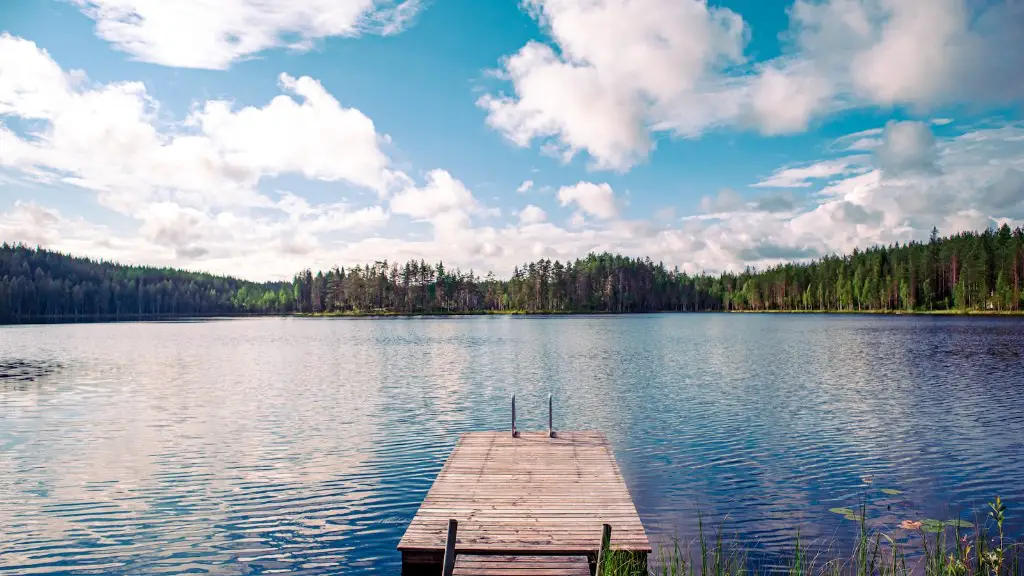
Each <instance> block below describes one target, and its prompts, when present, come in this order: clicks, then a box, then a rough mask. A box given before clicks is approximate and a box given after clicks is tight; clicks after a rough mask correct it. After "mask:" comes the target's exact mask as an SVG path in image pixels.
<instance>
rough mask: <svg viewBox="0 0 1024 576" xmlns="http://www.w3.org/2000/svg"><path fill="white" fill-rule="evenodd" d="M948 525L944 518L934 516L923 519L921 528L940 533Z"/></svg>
mask: <svg viewBox="0 0 1024 576" xmlns="http://www.w3.org/2000/svg"><path fill="white" fill-rule="evenodd" d="M945 526H946V523H945V522H943V521H942V520H935V519H934V518H925V519H924V520H921V530H924V531H925V532H932V533H935V534H938V533H939V532H942V529H943V528H944V527H945Z"/></svg>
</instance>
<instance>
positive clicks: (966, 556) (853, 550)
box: [602, 497, 1024, 576]
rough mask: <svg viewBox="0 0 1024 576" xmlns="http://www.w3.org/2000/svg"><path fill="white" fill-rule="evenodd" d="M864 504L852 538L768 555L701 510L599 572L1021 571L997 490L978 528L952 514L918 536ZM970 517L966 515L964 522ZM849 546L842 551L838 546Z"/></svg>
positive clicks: (920, 528) (625, 575)
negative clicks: (680, 532) (902, 536)
mask: <svg viewBox="0 0 1024 576" xmlns="http://www.w3.org/2000/svg"><path fill="white" fill-rule="evenodd" d="M866 512H867V510H866V506H865V505H863V504H862V505H861V508H860V510H859V514H857V520H858V530H857V534H856V537H855V539H854V541H853V542H852V543H851V545H850V546H845V547H843V546H837V544H839V543H838V542H832V543H830V544H828V545H827V546H823V545H815V546H812V545H809V544H807V543H806V542H804V541H803V539H802V538H801V537H800V534H799V532H798V533H797V536H796V540H795V542H794V545H793V548H792V551H790V552H788V553H786V554H784V555H783V557H782V558H781V559H779V560H777V561H773V562H771V563H769V562H767V561H765V560H752V558H753V557H754V556H752V555H751V554H750V553H749V551H748V550H747V549H746V548H745V547H744V546H743V545H742V544H741V543H738V542H733V541H728V540H726V539H725V538H724V536H723V534H724V530H723V528H724V521H723V522H722V524H720V525H719V526H718V528H717V529H715V530H713V531H712V533H711V534H708V532H707V530H706V528H705V523H704V519H703V517H702V516H700V515H698V522H697V525H698V533H697V537H696V538H694V540H693V541H691V542H688V543H683V542H680V540H679V539H673V540H671V541H669V542H667V543H665V544H663V545H661V546H659V547H658V549H657V551H656V553H655V554H654V555H653V558H652V559H651V561H650V562H649V563H648V562H646V561H644V559H642V558H639V557H637V556H636V555H635V554H630V553H621V552H617V551H615V550H613V551H612V552H611V553H610V554H608V555H607V557H606V560H605V564H604V566H603V567H602V574H605V575H607V576H645V575H651V576H757V575H759V574H765V575H767V574H787V575H789V576H912V575H917V574H923V575H924V576H1024V543H1011V542H1009V541H1007V539H1006V537H1005V534H1004V532H1003V524H1004V522H1005V516H1006V507H1005V505H1004V504H1003V502H1002V500H1001V499H1000V498H999V497H996V499H995V500H994V501H992V502H990V503H989V505H988V511H987V514H986V515H985V517H983V518H976V522H975V523H974V524H973V525H971V526H972V528H973V529H968V530H964V529H962V528H961V523H958V522H954V523H951V524H949V525H943V526H942V527H939V528H937V529H936V527H935V526H931V525H924V524H921V523H912V524H913V527H912V528H909V530H910V531H913V532H916V533H917V535H918V537H917V538H915V539H913V542H912V543H911V544H900V542H899V541H898V540H897V537H896V534H895V533H894V531H892V530H888V529H886V528H884V527H874V526H870V525H869V523H868V521H867V514H866ZM963 524H966V523H963ZM840 549H842V550H845V553H840V552H839V551H838V550H840Z"/></svg>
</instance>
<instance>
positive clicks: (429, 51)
mask: <svg viewBox="0 0 1024 576" xmlns="http://www.w3.org/2000/svg"><path fill="white" fill-rule="evenodd" d="M0 29H2V32H3V36H2V37H0V238H2V239H3V240H4V241H8V242H14V241H22V242H26V243H30V244H40V245H43V246H47V247H51V248H56V249H60V250H65V251H72V252H75V253H79V254H84V255H89V256H95V257H103V258H112V259H117V260H120V261H123V262H131V263H148V264H168V265H175V266H182V267H188V268H198V269H205V270H211V271H215V272H223V273H230V274H236V275H241V276H245V277H250V278H254V279H270V278H283V277H288V276H290V275H291V274H292V273H293V272H295V271H297V270H299V269H301V268H304V267H307V266H311V267H326V266H333V265H335V264H340V265H352V264H356V263H362V262H369V261H373V260H383V259H389V260H395V259H398V260H404V259H407V258H412V257H415V258H425V259H427V260H431V261H436V260H439V259H444V260H445V262H446V264H448V265H455V266H460V267H463V268H466V269H468V268H472V269H474V270H475V271H477V272H479V273H485V272H487V271H494V272H495V273H496V274H499V275H507V274H508V273H510V272H511V270H512V267H513V266H514V265H516V264H521V263H523V262H525V261H528V260H534V259H536V258H541V257H546V258H551V259H563V260H564V259H567V258H574V257H578V256H583V255H584V254H586V253H587V252H588V251H591V250H612V251H618V252H623V253H626V254H631V255H636V256H650V257H652V258H654V259H656V260H662V261H664V262H666V263H667V264H670V265H677V266H679V267H681V268H683V269H686V270H688V271H691V272H697V271H701V270H705V271H712V272H716V271H721V270H726V269H734V270H735V269H740V268H742V267H744V266H747V265H753V266H759V267H764V266H770V265H772V264H775V263H778V262H782V261H786V260H791V259H803V258H810V257H817V256H820V255H824V254H828V253H832V252H844V251H848V250H851V249H852V248H854V247H857V246H867V245H870V244H876V243H891V242H897V241H899V242H903V241H908V240H913V239H922V238H925V237H927V234H928V232H929V231H930V230H931V228H932V226H938V227H939V229H940V231H942V232H943V233H952V232H956V231H958V230H965V229H980V228H984V227H987V226H993V225H999V224H1001V223H1003V222H1006V223H1009V224H1011V225H1019V224H1021V223H1022V222H1024V205H1022V202H1024V124H1022V122H1021V113H1022V110H1021V107H1022V102H1024V78H1022V76H1021V74H1020V73H1019V71H1020V70H1021V69H1024V56H1022V55H1024V46H1022V44H1024V41H1022V40H1021V39H1020V38H1022V37H1024V35H1022V34H1021V30H1024V7H1021V6H1020V5H1019V3H1014V2H994V1H985V2H981V1H974V0H934V1H931V2H928V3H921V2H914V1H912V0H797V1H796V2H768V1H753V0H743V1H739V0H737V1H722V2H711V3H706V2H703V1H700V0H526V1H524V2H516V1H514V0H489V1H487V2H482V1H479V0H433V1H429V2H426V1H424V2H420V1H418V0H407V1H405V2H402V3H398V2H393V1H389V0H332V1H326V0H262V1H261V2H256V1H255V0H232V1H225V2H218V3H207V2H205V1H203V0H181V1H178V2H175V3H174V4H173V5H170V4H167V3H165V2H162V1H160V0H61V1H57V0H39V1H29V0H13V1H8V2H5V3H3V5H2V6H0Z"/></svg>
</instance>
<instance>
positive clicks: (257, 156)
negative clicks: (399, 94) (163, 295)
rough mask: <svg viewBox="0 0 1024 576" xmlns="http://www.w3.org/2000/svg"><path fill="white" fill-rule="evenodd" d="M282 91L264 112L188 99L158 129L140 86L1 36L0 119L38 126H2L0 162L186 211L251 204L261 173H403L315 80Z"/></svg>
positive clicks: (256, 199) (130, 201) (126, 206)
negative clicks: (182, 110) (20, 131)
mask: <svg viewBox="0 0 1024 576" xmlns="http://www.w3.org/2000/svg"><path fill="white" fill-rule="evenodd" d="M280 86H281V88H282V90H283V91H285V92H290V93H292V94H294V95H295V96H297V97H298V98H299V100H298V101H296V100H295V99H293V98H292V97H290V96H288V95H280V96H278V97H276V98H274V99H273V100H272V101H271V102H270V103H269V104H267V105H266V106H264V107H262V108H254V107H246V108H243V109H241V110H237V111H236V110H233V109H232V106H231V104H230V103H229V102H224V101H207V102H205V103H202V104H198V105H196V106H195V109H194V112H193V114H192V115H191V116H190V117H189V118H188V119H187V120H186V121H184V122H182V123H178V124H172V125H170V126H167V125H166V124H164V123H163V122H161V121H160V120H158V115H159V114H160V107H159V103H158V102H156V101H155V100H154V99H153V98H152V97H150V96H149V94H148V93H147V91H146V88H145V86H144V85H143V84H142V83H139V82H121V83H111V84H106V85H98V86H95V85H91V84H89V83H88V82H87V81H86V80H85V78H84V75H83V74H81V73H65V72H64V71H63V70H61V68H60V67H59V66H58V65H57V63H56V62H54V61H53V60H52V59H51V58H50V57H49V55H48V54H47V53H46V52H45V51H44V50H41V49H39V48H38V47H36V46H35V44H34V43H32V42H30V41H27V40H23V39H21V38H16V37H13V36H10V35H7V34H3V35H0V114H3V115H11V116H15V117H21V118H26V119H32V120H39V121H42V123H43V124H42V126H43V127H42V128H41V129H39V130H36V131H35V132H33V133H31V134H30V135H28V137H26V138H19V137H18V136H16V135H14V133H13V132H11V131H9V130H3V131H2V132H0V138H2V140H3V142H4V144H5V145H4V147H3V149H2V150H0V165H5V166H9V167H13V168H17V169H21V170H36V171H40V172H41V173H43V174H45V175H48V177H50V178H51V179H54V180H64V181H66V182H69V183H73V184H75V185H77V186H81V187H86V188H90V189H93V190H97V191H99V192H101V194H102V198H103V199H104V201H105V203H106V204H108V205H110V206H112V207H114V208H116V209H118V210H119V211H122V212H126V213H130V212H131V211H132V210H134V209H135V208H137V207H138V206H139V205H140V203H144V202H146V201H148V200H149V199H152V198H159V199H166V196H167V195H168V194H171V195H172V196H173V197H174V199H175V200H176V201H178V202H181V203H182V204H185V205H190V206H193V207H202V208H205V207H209V206H232V205H245V206H259V205H265V204H266V199H265V198H261V197H260V196H259V195H258V194H256V193H255V191H254V187H255V185H256V184H257V183H258V182H259V180H260V179H261V178H263V177H267V176H275V175H278V174H282V173H298V174H301V175H303V176H305V177H307V178H313V179H319V180H326V181H342V182H347V183H350V184H353V185H356V186H362V187H367V188H371V189H374V190H376V191H377V192H379V193H381V194H386V193H387V191H388V189H389V187H394V186H403V185H405V183H406V181H407V178H405V177H404V175H402V174H400V173H398V172H395V171H393V170H391V169H390V168H389V160H388V158H387V157H386V156H385V155H384V154H383V152H381V150H380V147H379V144H380V142H381V140H382V139H383V137H382V136H381V135H379V134H378V133H377V132H376V130H375V128H374V125H373V122H372V121H371V120H370V119H369V118H367V117H366V116H365V115H363V114H362V113H361V112H359V111H358V110H356V109H354V108H344V107H342V106H341V105H340V104H339V103H338V101H337V100H335V99H334V98H333V97H332V96H331V95H330V94H328V93H327V92H326V91H325V90H324V89H323V87H322V86H321V85H320V84H319V83H318V82H317V81H315V80H313V79H311V78H308V77H302V78H298V79H295V78H292V77H290V76H288V75H281V78H280Z"/></svg>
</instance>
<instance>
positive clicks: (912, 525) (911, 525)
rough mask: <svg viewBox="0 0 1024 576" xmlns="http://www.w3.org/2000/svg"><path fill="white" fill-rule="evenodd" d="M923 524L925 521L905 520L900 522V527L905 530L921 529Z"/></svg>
mask: <svg viewBox="0 0 1024 576" xmlns="http://www.w3.org/2000/svg"><path fill="white" fill-rule="evenodd" d="M921 526H923V523H922V522H919V521H917V520H904V521H903V522H900V528H903V529H904V530H919V529H920V528H921Z"/></svg>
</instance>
